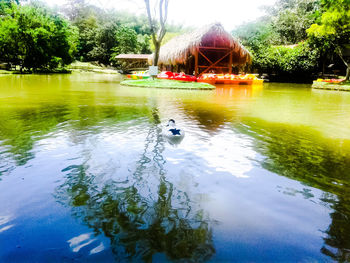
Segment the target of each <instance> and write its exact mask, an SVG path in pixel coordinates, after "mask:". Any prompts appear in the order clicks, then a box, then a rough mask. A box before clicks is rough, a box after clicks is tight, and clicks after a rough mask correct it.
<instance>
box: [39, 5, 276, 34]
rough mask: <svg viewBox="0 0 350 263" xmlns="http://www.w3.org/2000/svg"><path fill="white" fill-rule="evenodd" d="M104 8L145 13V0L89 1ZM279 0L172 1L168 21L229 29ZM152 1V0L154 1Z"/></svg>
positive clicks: (248, 19)
mask: <svg viewBox="0 0 350 263" xmlns="http://www.w3.org/2000/svg"><path fill="white" fill-rule="evenodd" d="M67 1H69V0H46V1H45V2H47V3H48V4H49V5H51V6H53V5H61V4H63V3H64V2H67ZM86 1H87V2H89V3H91V4H94V5H97V6H99V7H102V8H103V9H112V8H115V9H117V10H126V11H128V12H131V13H136V14H140V13H145V7H144V1H143V0H86ZM275 2H276V0H264V1H261V0H170V1H169V14H168V22H170V23H174V24H183V25H185V26H193V27H200V26H203V25H207V24H210V23H213V22H220V23H222V24H223V26H224V27H225V29H226V30H232V29H234V28H235V27H236V26H238V25H240V24H242V23H244V22H247V21H252V20H255V19H256V18H258V17H260V16H262V15H264V11H263V9H262V8H261V6H262V5H273V4H274V3H275ZM151 3H152V0H151Z"/></svg>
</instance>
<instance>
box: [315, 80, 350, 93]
mask: <svg viewBox="0 0 350 263" xmlns="http://www.w3.org/2000/svg"><path fill="white" fill-rule="evenodd" d="M312 88H314V89H325V90H339V91H350V82H346V83H339V84H335V83H327V82H319V81H314V82H313V84H312Z"/></svg>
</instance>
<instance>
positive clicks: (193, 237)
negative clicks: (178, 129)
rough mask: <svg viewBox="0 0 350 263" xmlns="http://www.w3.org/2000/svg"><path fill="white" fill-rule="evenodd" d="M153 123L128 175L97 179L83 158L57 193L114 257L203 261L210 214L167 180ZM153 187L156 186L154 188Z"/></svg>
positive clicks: (210, 249) (157, 130) (208, 247)
mask: <svg viewBox="0 0 350 263" xmlns="http://www.w3.org/2000/svg"><path fill="white" fill-rule="evenodd" d="M153 120H154V121H153V124H152V125H151V127H150V130H149V132H148V135H147V137H146V143H145V148H144V152H143V154H142V155H141V158H140V160H139V161H138V162H137V165H136V169H135V171H134V172H133V174H131V175H130V176H129V177H128V178H127V180H125V181H121V182H117V181H113V182H105V183H104V184H103V185H102V186H101V185H98V183H96V181H95V178H97V177H98V174H92V173H90V172H89V166H88V165H87V164H81V165H78V166H70V167H67V168H66V169H64V170H63V172H68V174H67V176H66V181H65V183H64V184H62V185H61V186H60V187H59V188H58V189H57V191H56V197H57V199H58V200H59V201H60V202H62V203H64V204H68V205H70V206H71V207H72V211H73V215H74V216H75V217H78V218H81V219H82V220H83V221H84V223H86V224H87V225H88V226H89V227H90V228H92V229H94V232H95V235H99V234H101V233H103V234H104V235H105V236H106V237H108V238H109V239H110V246H111V250H112V251H113V254H114V255H115V258H116V259H118V260H122V259H123V258H124V259H129V260H144V261H148V262H149V261H152V257H153V256H154V255H155V254H156V253H164V254H165V255H166V256H167V258H168V259H170V260H185V261H188V262H201V261H205V260H208V259H209V258H210V257H211V256H212V255H213V254H214V253H215V250H214V247H213V241H212V232H211V229H210V225H209V220H208V219H207V218H206V216H205V215H204V212H203V210H201V209H200V208H199V207H196V204H193V203H192V202H191V201H190V200H189V197H188V196H187V194H186V193H185V192H182V191H180V190H177V189H176V187H175V186H174V185H173V184H172V183H171V182H169V181H168V180H167V178H166V170H165V169H164V164H165V160H164V158H163V156H162V152H163V151H164V141H163V139H162V136H161V128H160V126H159V124H160V120H159V117H158V112H157V110H156V109H154V110H153ZM152 187H155V189H152Z"/></svg>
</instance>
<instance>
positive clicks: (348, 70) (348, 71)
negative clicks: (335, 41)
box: [337, 47, 350, 81]
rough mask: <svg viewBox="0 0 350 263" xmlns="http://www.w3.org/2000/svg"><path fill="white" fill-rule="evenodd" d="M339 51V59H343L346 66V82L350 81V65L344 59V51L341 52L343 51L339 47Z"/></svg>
mask: <svg viewBox="0 0 350 263" xmlns="http://www.w3.org/2000/svg"><path fill="white" fill-rule="evenodd" d="M337 51H338V55H339V57H340V58H341V60H342V61H343V62H344V64H345V66H346V76H345V81H349V77H350V63H349V62H348V61H346V60H345V59H344V57H343V54H342V51H341V49H340V48H339V47H338V48H337Z"/></svg>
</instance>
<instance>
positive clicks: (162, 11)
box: [144, 0, 169, 66]
mask: <svg viewBox="0 0 350 263" xmlns="http://www.w3.org/2000/svg"><path fill="white" fill-rule="evenodd" d="M144 2H145V4H146V11H147V17H148V23H149V26H150V29H151V36H152V41H153V44H154V49H155V51H154V57H153V66H157V65H158V60H159V51H160V46H161V44H162V40H163V37H164V35H165V33H166V28H165V23H166V21H167V17H168V4H169V0H160V1H159V2H158V1H157V4H159V6H158V7H159V25H160V28H159V31H158V34H157V32H156V28H157V22H155V20H154V18H152V14H151V7H150V2H149V0H144ZM154 9H155V10H156V7H155V8H154Z"/></svg>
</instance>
